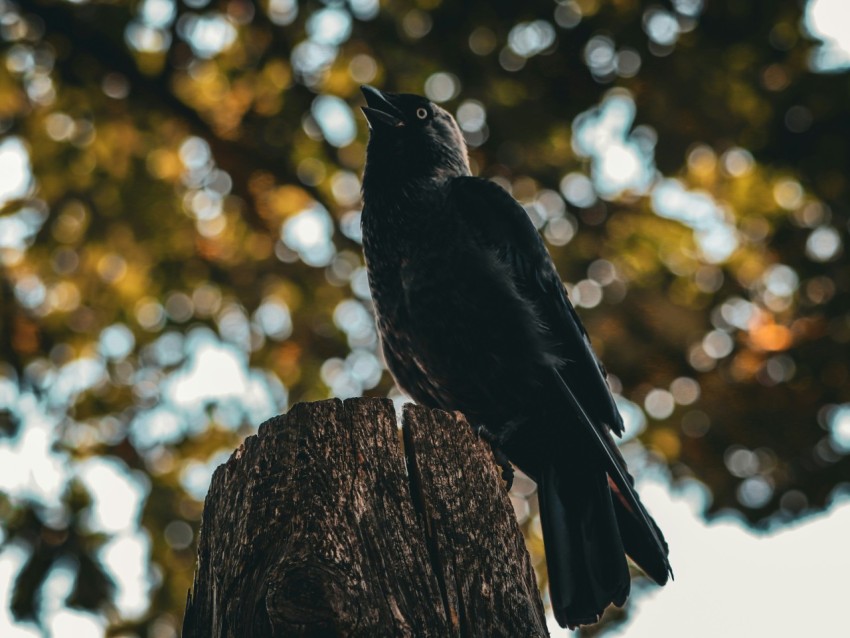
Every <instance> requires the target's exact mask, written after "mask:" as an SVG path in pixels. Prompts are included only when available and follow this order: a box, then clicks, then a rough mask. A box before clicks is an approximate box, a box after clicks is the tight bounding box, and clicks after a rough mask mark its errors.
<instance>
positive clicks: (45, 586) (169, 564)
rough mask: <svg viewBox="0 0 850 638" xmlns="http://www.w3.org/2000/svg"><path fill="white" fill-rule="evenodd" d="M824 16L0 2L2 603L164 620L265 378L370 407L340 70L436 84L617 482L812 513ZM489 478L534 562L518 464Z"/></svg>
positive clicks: (828, 287) (824, 304) (832, 410)
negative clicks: (606, 407)
mask: <svg viewBox="0 0 850 638" xmlns="http://www.w3.org/2000/svg"><path fill="white" fill-rule="evenodd" d="M847 33H850V22H848V18H847V13H846V11H845V10H843V9H842V7H841V0H810V1H808V2H806V1H802V0H754V1H752V2H739V1H738V0H714V1H712V2H705V3H703V1H702V0H672V2H666V1H665V2H642V1H639V0H608V1H605V0H559V1H558V2H553V1H552V0H530V1H528V2H509V1H507V0H487V1H485V0H476V1H466V2H452V1H449V0H442V1H441V0H416V1H411V0H388V1H385V2H381V3H380V4H379V2H378V0H347V1H343V0H326V1H325V2H318V1H301V2H298V1H296V0H263V1H257V2H252V1H249V0H228V1H224V0H140V1H135V2H120V1H108V0H89V1H86V0H80V1H79V2H64V1H51V0H16V1H15V2H12V1H10V0H0V60H2V64H0V134H2V139H0V523H2V531H0V541H2V546H3V547H2V553H0V580H5V581H8V584H3V585H2V587H4V588H5V589H3V590H2V591H3V592H5V595H6V598H7V599H8V601H9V602H8V608H6V607H5V606H4V608H3V610H2V612H0V615H2V616H3V618H5V619H6V620H5V621H4V622H5V623H6V626H8V627H11V624H10V623H12V622H13V620H12V619H15V620H14V622H16V623H18V624H16V625H15V627H16V629H15V631H18V632H19V633H20V635H44V634H47V635H73V636H83V635H102V634H103V633H104V632H106V633H108V634H109V635H116V636H118V635H120V636H145V637H156V638H167V637H169V636H176V635H178V633H179V625H180V622H181V619H182V609H183V605H184V604H185V600H186V592H187V590H188V588H189V586H190V583H191V577H192V569H193V564H194V547H195V540H196V534H197V528H198V522H199V517H200V514H201V510H202V501H203V497H204V494H205V491H206V488H207V485H208V482H209V478H210V475H211V473H212V471H213V470H214V469H215V467H216V466H217V465H218V464H219V463H221V462H222V461H223V460H224V459H226V458H227V456H228V455H229V454H230V452H231V451H232V450H233V449H234V448H235V447H236V446H237V445H238V444H239V442H240V441H241V440H242V439H243V438H244V437H245V436H246V435H248V434H250V433H251V432H253V431H254V430H255V429H256V427H257V425H258V424H259V423H260V422H261V421H263V420H264V419H266V418H268V417H270V416H272V415H273V414H276V413H278V412H282V411H284V410H285V409H286V407H287V406H288V405H289V404H291V403H292V402H295V401H304V400H316V399H322V398H326V397H328V396H338V397H348V396H356V395H360V394H364V393H365V394H370V395H375V396H392V397H393V398H395V399H397V400H398V401H401V400H403V397H401V396H400V395H399V393H398V392H397V390H395V389H394V388H393V383H392V380H391V378H390V376H389V375H388V373H387V372H386V371H385V370H384V367H383V364H382V362H381V360H380V355H379V354H378V347H377V346H378V344H377V339H376V334H375V330H374V327H373V324H372V317H371V307H370V302H369V292H368V286H367V283H366V276H365V271H364V267H363V260H362V255H361V251H360V246H359V206H360V192H359V190H360V182H359V176H360V172H361V170H362V166H363V159H364V148H365V142H366V139H367V130H366V126H365V121H364V120H363V118H362V117H360V116H359V112H358V109H357V107H358V105H360V104H361V97H360V94H359V91H358V86H359V85H360V84H362V83H371V84H375V85H377V86H379V87H382V88H385V89H389V90H398V91H408V92H416V93H425V94H427V95H428V96H429V97H431V99H433V100H434V101H437V102H440V103H442V104H444V106H446V108H448V109H449V110H451V111H452V112H453V113H455V114H456V116H457V118H458V121H459V122H460V124H461V127H462V128H463V131H464V133H465V135H466V136H467V140H468V142H469V145H470V153H471V158H472V163H473V166H474V169H475V171H476V172H477V173H478V174H480V175H483V176H487V177H490V178H492V179H495V180H498V181H499V182H500V183H501V184H502V185H503V186H505V187H506V188H508V189H509V190H511V191H512V193H513V195H514V196H515V197H516V198H517V199H519V200H520V201H521V202H522V203H523V204H524V205H525V206H526V208H527V210H528V213H529V215H530V216H531V218H532V220H533V221H534V223H535V225H537V226H538V227H539V228H540V230H541V232H542V233H543V235H544V236H545V238H546V240H547V242H548V243H549V246H550V249H551V251H552V254H553V256H554V257H555V260H556V262H557V264H558V267H559V269H560V272H561V274H562V275H563V277H564V279H565V281H566V283H567V285H568V288H569V290H570V294H571V296H572V298H573V301H574V303H575V304H576V306H578V308H579V313H580V314H581V316H582V318H583V319H584V321H585V323H586V325H587V327H588V329H589V332H590V333H591V335H592V337H593V340H594V344H595V347H596V349H597V351H598V353H599V354H600V356H601V358H602V359H603V360H604V362H605V364H606V366H607V367H608V369H609V371H610V372H611V375H612V377H611V383H612V387H613V389H614V390H615V391H616V392H617V394H618V402H619V403H620V407H621V409H622V411H623V413H624V415H625V417H626V421H627V425H628V433H627V436H626V439H627V441H626V442H625V443H624V446H623V449H624V452H625V454H626V455H627V457H628V458H629V459H630V462H631V463H632V464H633V466H634V468H635V470H636V472H638V473H640V472H641V471H642V470H644V469H646V468H656V469H657V468H662V469H663V470H664V471H665V472H668V473H669V475H670V476H671V477H672V479H673V482H674V485H676V486H678V488H679V489H686V488H687V487H688V486H694V485H697V486H703V487H702V488H701V489H702V490H703V492H704V493H705V494H706V495H707V496H708V498H707V500H706V512H705V513H706V515H707V516H714V515H718V514H724V513H725V514H729V513H733V514H734V515H735V516H738V517H740V518H743V519H745V520H746V521H747V522H748V523H749V524H751V525H753V526H760V527H770V526H777V525H782V524H783V523H785V522H788V521H791V520H793V519H796V518H798V517H800V516H802V515H805V514H806V513H809V512H813V511H817V510H819V509H822V508H824V507H826V506H828V505H829V503H830V500H831V499H832V498H833V497H834V495H835V494H836V491H837V490H841V489H846V487H847V483H846V481H847V479H848V477H850V457H848V454H850V369H848V362H850V301H849V300H850V297H848V288H850V269H848V268H847V264H846V259H845V243H846V242H847V239H848V237H847V235H848V215H850V211H848V175H850V155H848V145H847V141H848V139H849V138H848V136H850V128H848V126H850V125H848V123H850V79H849V78H850V76H848V73H847V70H848V68H850V43H848V42H847V38H846V36H847ZM842 34H843V35H842ZM842 38H843V40H842ZM842 481H844V483H842ZM512 498H513V500H514V504H515V506H516V510H517V514H518V516H519V518H520V520H521V522H522V523H523V526H524V529H525V530H526V532H527V538H528V544H529V548H530V550H531V552H532V556H533V560H534V562H535V563H536V564H537V566H538V567H540V568H542V569H541V574H540V577H541V584H542V583H543V582H544V581H545V574H544V573H543V571H542V570H543V569H545V566H544V563H543V562H542V559H543V557H542V553H541V552H542V545H541V541H540V537H539V523H538V521H537V519H536V518H535V504H534V486H533V484H531V483H530V482H529V481H527V480H526V481H523V480H522V479H519V480H518V482H517V485H516V487H515V488H514V491H513V493H512ZM620 615H621V614H620V613H618V614H615V615H614V616H615V618H612V620H614V621H616V619H617V617H619V616H620ZM10 631H11V629H10ZM587 633H593V632H587ZM4 635H5V634H4ZM15 635H18V634H15Z"/></svg>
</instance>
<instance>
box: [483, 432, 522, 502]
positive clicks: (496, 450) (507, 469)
mask: <svg viewBox="0 0 850 638" xmlns="http://www.w3.org/2000/svg"><path fill="white" fill-rule="evenodd" d="M475 433H476V434H477V435H478V437H479V438H481V439H484V440H485V441H487V443H489V444H490V449H491V450H492V451H493V458H494V459H495V460H496V463H498V464H499V467H500V468H502V480H503V481H504V482H505V483H506V486H505V489H506V490H507V491H509V492H510V490H511V487H513V484H514V466H513V465H511V461H510V459H509V458H508V456H507V455H506V454H505V453H504V452H503V451H502V448H500V447H499V445H498V444H497V443H496V437H495V436H494V435H493V433H492V432H490V431H489V430H488V429H487V428H486V427H485V426H483V425H479V426H478V427H477V428H475Z"/></svg>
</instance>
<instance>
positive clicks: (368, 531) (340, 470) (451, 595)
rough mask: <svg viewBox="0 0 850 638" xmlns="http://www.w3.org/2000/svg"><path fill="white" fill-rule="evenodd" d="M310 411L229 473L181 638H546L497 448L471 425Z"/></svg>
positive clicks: (207, 529) (272, 430)
mask: <svg viewBox="0 0 850 638" xmlns="http://www.w3.org/2000/svg"><path fill="white" fill-rule="evenodd" d="M402 432H403V440H404V446H403V449H402V445H401V441H400V440H399V432H398V428H397V426H396V417H395V412H394V409H393V405H392V402H391V401H389V400H384V399H351V400H348V401H345V402H341V401H338V400H330V401H321V402H318V403H310V404H298V405H296V406H294V407H293V408H292V409H291V410H290V411H289V412H288V413H287V414H285V415H282V416H278V417H275V418H273V419H271V420H269V421H267V422H266V423H264V424H263V425H261V426H260V429H259V433H258V434H257V435H256V436H251V437H248V439H247V440H246V441H245V442H244V443H243V444H242V445H241V446H240V447H239V449H237V450H236V451H235V452H234V454H233V455H232V456H231V457H230V460H229V461H228V462H227V463H225V464H224V465H222V466H221V467H219V468H218V469H217V470H216V472H215V474H214V476H213V479H212V484H211V486H210V490H209V493H208V494H207V498H206V502H205V505H204V516H203V522H202V527H201V536H200V541H199V546H198V565H197V568H196V572H195V580H194V585H193V588H192V591H191V592H190V594H189V598H188V602H187V606H186V614H185V618H184V623H183V636H184V638H209V637H216V638H227V637H234V638H237V637H238V638H245V637H253V638H266V637H272V636H274V637H278V636H281V637H282V636H287V637H291V636H314V637H318V636H439V637H444V636H482V637H487V638H491V637H494V636H506V637H508V636H510V637H512V638H513V637H520V636H547V635H548V632H547V631H546V622H545V617H544V613H543V607H542V604H541V601H540V595H539V592H538V589H537V582H536V579H535V576H534V571H533V569H532V566H531V563H530V560H529V557H528V553H527V551H526V549H525V544H524V542H523V538H522V534H521V532H520V529H519V526H518V525H517V522H516V518H515V517H514V512H513V508H512V507H511V504H510V501H509V499H508V497H507V495H506V493H505V490H504V487H503V484H502V481H501V478H500V471H499V468H498V466H497V465H496V464H495V462H494V460H493V456H492V453H491V451H490V448H489V446H488V445H487V444H486V443H485V442H483V441H481V440H479V439H478V438H477V437H476V436H475V435H474V433H473V432H472V429H471V428H470V427H469V425H468V424H467V423H466V421H465V420H464V418H463V417H462V415H460V414H459V413H455V414H450V413H447V412H442V411H440V410H428V409H426V408H422V407H420V406H414V405H406V406H405V407H404V413H403V424H402Z"/></svg>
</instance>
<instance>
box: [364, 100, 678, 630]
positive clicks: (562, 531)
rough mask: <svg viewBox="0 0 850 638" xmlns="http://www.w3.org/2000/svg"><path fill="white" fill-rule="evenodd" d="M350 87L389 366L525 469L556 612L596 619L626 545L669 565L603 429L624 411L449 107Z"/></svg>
mask: <svg viewBox="0 0 850 638" xmlns="http://www.w3.org/2000/svg"><path fill="white" fill-rule="evenodd" d="M361 90H362V91H363V94H364V96H365V97H366V102H367V104H368V106H366V107H363V112H364V114H365V115H366V118H367V119H368V121H369V125H370V129H371V132H370V137H369V144H368V147H367V151H366V169H365V173H364V176H363V203H364V206H363V215H362V228H363V250H364V253H365V256H366V265H367V270H368V275H369V285H370V287H371V290H372V298H373V301H374V304H375V310H376V314H377V322H378V328H379V331H380V334H381V341H382V344H383V351H384V355H385V358H386V361H387V365H388V366H389V369H390V371H391V372H392V374H393V376H394V377H395V380H396V382H397V383H398V385H399V387H401V388H402V389H403V390H404V391H405V392H407V393H408V394H409V395H410V396H411V397H413V398H414V399H415V400H416V401H418V402H419V403H421V404H423V405H426V406H429V407H434V408H442V409H444V410H460V411H461V412H463V413H464V414H465V415H466V417H467V419H468V420H469V422H470V423H472V424H473V425H474V426H475V427H477V428H478V429H479V430H480V431H482V432H484V433H486V435H487V437H488V439H489V440H490V441H491V443H492V444H493V446H494V448H495V449H497V450H500V451H503V452H504V453H505V454H507V456H508V458H510V460H511V461H513V463H514V464H515V465H517V466H518V467H519V468H520V469H522V470H523V471H524V472H525V473H527V474H528V475H529V476H531V477H532V478H533V479H534V480H535V481H537V483H538V486H539V499H540V518H541V522H542V525H543V539H544V543H545V546H546V562H547V566H548V570H549V586H550V598H551V601H552V607H553V609H554V612H555V617H556V618H557V620H558V622H559V623H560V625H561V626H570V627H575V626H577V625H581V624H589V623H593V622H596V621H597V620H598V619H599V616H600V614H601V613H602V612H603V611H604V609H605V608H606V607H607V606H608V605H609V604H611V603H614V604H615V605H618V606H622V605H623V603H624V602H625V600H626V598H627V596H628V594H629V588H630V584H631V579H630V576H629V568H628V564H627V562H626V554H628V555H629V556H630V557H631V558H632V559H633V560H634V561H635V562H636V563H637V564H638V565H639V566H640V567H641V568H642V569H643V570H644V572H646V573H647V574H648V575H649V576H650V577H651V578H652V579H653V580H654V581H655V582H657V583H658V584H659V585H663V584H664V583H666V582H667V578H668V575H669V574H671V573H672V572H671V571H670V564H669V562H668V560H667V544H666V542H665V541H664V537H663V535H662V534H661V531H660V530H659V529H658V526H657V525H656V524H655V521H653V519H652V518H651V517H650V515H649V514H648V513H647V511H646V509H644V507H643V505H642V504H641V501H640V498H639V497H638V495H637V493H636V492H635V490H634V488H633V482H634V479H633V478H632V477H631V475H630V474H629V472H628V470H627V469H626V464H625V461H624V460H623V457H622V456H621V455H620V452H619V450H618V449H617V446H616V445H615V443H614V440H613V438H612V437H611V432H613V433H615V434H617V435H620V434H622V431H623V421H622V418H621V416H620V414H619V412H618V411H617V407H616V405H615V403H614V399H613V397H612V396H611V392H610V390H609V389H608V385H607V383H606V381H605V371H604V369H603V367H602V365H601V364H600V362H599V360H598V359H597V358H596V356H595V354H594V352H593V350H592V349H591V346H590V341H589V339H588V336H587V333H586V332H585V330H584V327H583V326H582V323H581V321H580V320H579V318H578V315H577V314H576V312H575V310H574V309H573V307H572V305H571V304H570V301H569V299H568V298H567V294H566V291H565V290H564V286H563V284H562V283H561V279H560V277H559V276H558V273H557V272H556V271H555V266H554V264H553V263H552V259H551V257H550V256H549V253H548V252H547V250H546V247H545V246H544V244H543V242H542V240H541V239H540V235H539V234H538V233H537V231H536V230H535V228H534V226H533V225H532V223H531V221H530V220H529V218H528V215H527V214H526V212H525V210H524V209H523V208H522V206H520V204H519V203H517V202H516V200H514V199H513V198H512V197H511V196H510V195H509V194H508V193H507V192H506V191H504V190H503V189H502V188H501V187H499V186H498V185H496V184H494V183H492V182H489V181H487V180H484V179H480V178H477V177H471V176H470V169H469V162H468V159H467V152H466V144H465V143H464V139H463V136H462V134H461V132H460V129H459V128H458V125H457V123H456V122H455V120H454V118H452V116H451V115H450V114H449V113H448V112H446V111H445V110H444V109H442V108H441V107H439V106H437V105H435V104H433V103H431V102H430V101H429V100H427V99H426V98H424V97H420V96H418V95H410V94H393V93H384V92H381V91H378V90H377V89H375V88H372V87H370V86H364V87H362V88H361Z"/></svg>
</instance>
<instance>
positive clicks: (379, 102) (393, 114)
mask: <svg viewBox="0 0 850 638" xmlns="http://www.w3.org/2000/svg"><path fill="white" fill-rule="evenodd" d="M360 91H361V92H362V93H363V97H365V98H366V104H368V105H369V106H361V107H360V108H361V110H362V111H363V115H365V116H366V119H367V120H368V122H369V126H370V127H371V128H375V126H376V125H383V126H392V127H399V126H404V119H403V117H402V113H401V111H399V110H398V109H397V108H396V107H395V106H393V104H392V103H391V102H390V101H389V100H388V99H387V97H386V96H385V95H384V94H383V93H381V92H380V91H379V90H378V89H376V88H375V87H373V86H369V85H368V84H364V85H363V86H361V87H360Z"/></svg>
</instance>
